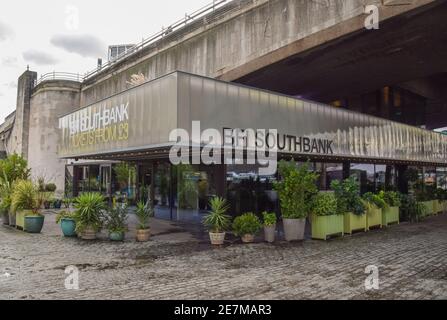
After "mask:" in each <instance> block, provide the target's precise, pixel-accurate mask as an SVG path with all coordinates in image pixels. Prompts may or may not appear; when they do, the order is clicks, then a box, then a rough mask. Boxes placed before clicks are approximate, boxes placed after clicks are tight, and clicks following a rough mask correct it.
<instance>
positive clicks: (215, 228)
mask: <svg viewBox="0 0 447 320" xmlns="http://www.w3.org/2000/svg"><path fill="white" fill-rule="evenodd" d="M209 205H210V208H211V210H210V211H209V214H208V215H207V216H205V218H204V219H203V224H204V225H205V226H206V227H207V228H208V230H210V232H213V233H222V232H225V231H226V230H227V229H228V227H229V226H230V221H231V218H230V216H228V215H226V213H227V211H228V209H229V208H230V207H229V205H228V203H227V201H226V200H225V199H223V198H219V197H215V198H212V199H211V200H210V203H209Z"/></svg>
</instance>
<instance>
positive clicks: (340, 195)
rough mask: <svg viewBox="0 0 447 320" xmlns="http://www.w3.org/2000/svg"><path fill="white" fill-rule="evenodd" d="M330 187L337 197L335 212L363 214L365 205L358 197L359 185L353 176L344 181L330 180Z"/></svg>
mask: <svg viewBox="0 0 447 320" xmlns="http://www.w3.org/2000/svg"><path fill="white" fill-rule="evenodd" d="M331 188H332V189H333V190H334V191H335V196H336V198H337V212H338V213H339V214H345V213H348V212H352V213H354V214H355V215H363V214H365V209H366V208H365V205H364V203H363V201H362V198H361V197H360V186H359V183H358V182H357V180H356V178H355V176H352V177H350V178H348V179H346V180H344V181H338V180H335V181H332V183H331Z"/></svg>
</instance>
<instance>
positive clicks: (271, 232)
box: [264, 224, 276, 243]
mask: <svg viewBox="0 0 447 320" xmlns="http://www.w3.org/2000/svg"><path fill="white" fill-rule="evenodd" d="M275 234H276V224H275V225H273V226H264V238H265V241H266V242H268V243H273V242H275Z"/></svg>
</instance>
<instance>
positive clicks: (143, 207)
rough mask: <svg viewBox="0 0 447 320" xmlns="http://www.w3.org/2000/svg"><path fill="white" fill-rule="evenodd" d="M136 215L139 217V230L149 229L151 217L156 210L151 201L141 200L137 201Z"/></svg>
mask: <svg viewBox="0 0 447 320" xmlns="http://www.w3.org/2000/svg"><path fill="white" fill-rule="evenodd" d="M136 215H137V219H138V226H137V229H138V230H147V229H148V225H149V219H150V218H151V217H152V216H153V215H154V210H152V208H151V206H150V203H149V201H148V202H146V203H145V202H143V201H140V202H138V203H137V210H136Z"/></svg>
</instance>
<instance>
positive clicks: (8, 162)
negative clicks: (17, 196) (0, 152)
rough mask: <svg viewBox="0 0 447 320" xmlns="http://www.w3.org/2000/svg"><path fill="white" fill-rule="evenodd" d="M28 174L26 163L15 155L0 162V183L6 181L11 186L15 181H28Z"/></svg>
mask: <svg viewBox="0 0 447 320" xmlns="http://www.w3.org/2000/svg"><path fill="white" fill-rule="evenodd" d="M30 172H31V170H30V169H28V162H27V161H26V160H25V159H24V158H23V157H21V156H19V155H17V154H13V155H10V156H8V158H6V159H3V160H1V161H0V183H2V182H4V181H8V182H9V183H10V184H13V183H14V182H15V181H17V180H28V178H29V176H30Z"/></svg>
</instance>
